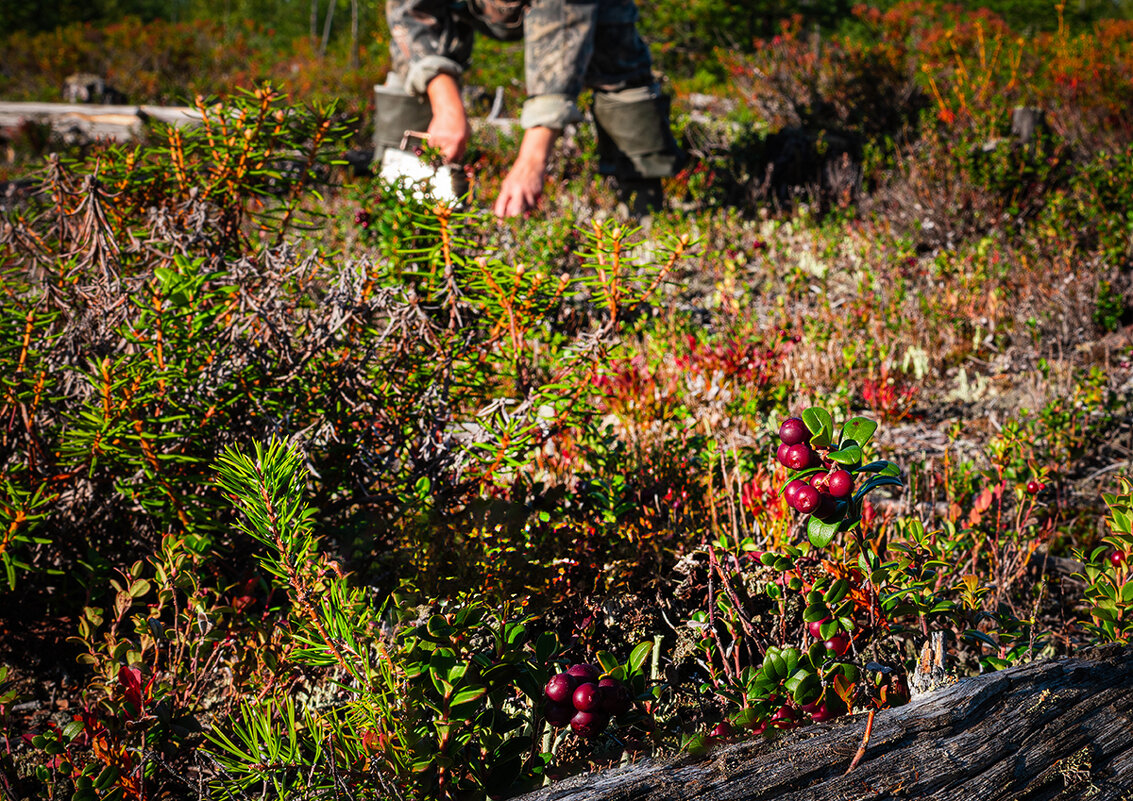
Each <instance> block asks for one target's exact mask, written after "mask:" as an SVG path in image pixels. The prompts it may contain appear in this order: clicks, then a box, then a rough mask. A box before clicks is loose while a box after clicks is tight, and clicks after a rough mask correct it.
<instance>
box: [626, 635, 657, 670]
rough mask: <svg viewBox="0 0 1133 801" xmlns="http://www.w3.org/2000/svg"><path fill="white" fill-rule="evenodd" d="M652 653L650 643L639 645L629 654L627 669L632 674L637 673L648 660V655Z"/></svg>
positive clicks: (651, 644)
mask: <svg viewBox="0 0 1133 801" xmlns="http://www.w3.org/2000/svg"><path fill="white" fill-rule="evenodd" d="M652 652H653V643H652V642H643V643H639V644H638V645H637V646H636V647H635V648H634V649H633V650H632V651H630V654H629V669H630V671H631V672H633V673H639V672H640V671H641V667H642V665H644V664H645V660H647V659H649V655H650V654H651V653H652Z"/></svg>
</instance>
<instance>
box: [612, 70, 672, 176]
mask: <svg viewBox="0 0 1133 801" xmlns="http://www.w3.org/2000/svg"><path fill="white" fill-rule="evenodd" d="M594 122H595V127H596V128H597V131H598V171H599V172H600V173H602V174H603V175H618V176H623V177H626V178H666V177H669V176H672V175H675V174H676V173H677V171H678V170H680V168H681V167H683V166H684V164H685V162H686V161H687V160H688V156H687V155H686V154H685V152H684V151H683V150H681V149H680V147H679V146H678V145H677V143H676V140H674V139H673V134H672V131H671V130H670V128H669V97H668V96H667V95H665V94H663V93H661V92H659V91H656V90H655V89H649V88H647V87H643V88H640V89H631V90H626V91H624V92H595V93H594Z"/></svg>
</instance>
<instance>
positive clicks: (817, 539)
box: [806, 515, 838, 548]
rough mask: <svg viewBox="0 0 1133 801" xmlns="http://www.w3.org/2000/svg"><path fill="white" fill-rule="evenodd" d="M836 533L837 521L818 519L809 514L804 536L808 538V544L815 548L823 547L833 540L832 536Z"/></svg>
mask: <svg viewBox="0 0 1133 801" xmlns="http://www.w3.org/2000/svg"><path fill="white" fill-rule="evenodd" d="M837 533H838V523H836V522H835V523H827V522H825V521H822V520H819V519H818V518H817V517H815V516H814V515H811V516H810V520H808V521H807V524H806V536H807V539H808V540H810V544H811V545H813V546H814V547H815V548H825V547H826V546H827V545H829V544H830V543H831V542H833V541H834V536H835V535H836V534H837Z"/></svg>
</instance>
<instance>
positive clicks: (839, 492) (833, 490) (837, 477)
mask: <svg viewBox="0 0 1133 801" xmlns="http://www.w3.org/2000/svg"><path fill="white" fill-rule="evenodd" d="M826 486H827V488H828V489H829V490H830V494H831V495H833V496H834V497H835V498H845V497H846V496H847V495H849V494H850V493H851V492H853V491H854V477H853V476H851V475H850V471H848V470H835V471H834V472H833V473H831V474H830V477H829V478H828V479H827V481H826Z"/></svg>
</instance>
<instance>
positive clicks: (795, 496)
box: [775, 417, 854, 518]
mask: <svg viewBox="0 0 1133 801" xmlns="http://www.w3.org/2000/svg"><path fill="white" fill-rule="evenodd" d="M779 440H780V443H781V444H780V445H779V450H778V451H777V452H776V454H775V456H776V458H777V459H778V460H779V464H781V465H783V466H784V467H786V468H788V469H790V470H807V469H809V468H811V467H826V468H827V469H826V470H825V471H819V472H817V473H815V474H813V475H812V476H810V480H809V481H804V480H802V479H798V478H796V479H794V480H793V481H791V482H789V483H788V484H787V486H786V488H785V489H784V490H783V497H784V498H786V499H787V505H788V506H790V507H791V508H792V509H794V510H795V511H797V512H800V513H802V514H811V513H813V514H816V515H818V517H820V518H826V517H830V516H831V515H834V514H836V513H837V511H838V508H839V507H838V502H839V501H843V500H844V499H846V498H848V497H849V496H850V493H852V492H853V491H854V477H853V476H852V475H850V471H848V470H846V469H845V468H843V467H841V466H836V465H834V463H833V462H829V463H828V461H829V460H827V459H826V458H825V457H823V456H822V455H821V454H819V453H818V452H817V451H816V450H814V448H812V447H811V446H810V432H809V431H808V430H807V427H806V423H804V422H803V421H802V420H801V419H799V418H798V417H789V418H787V419H786V420H784V421H783V424H782V425H781V426H779ZM830 468H833V469H830Z"/></svg>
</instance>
